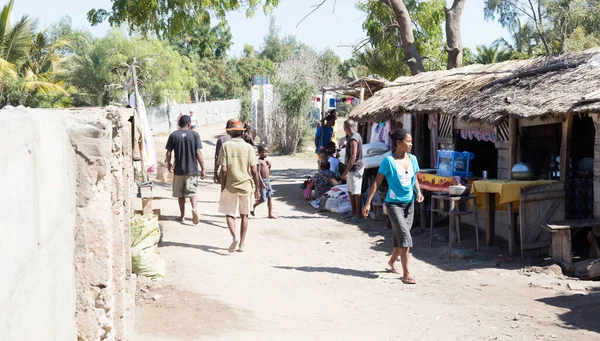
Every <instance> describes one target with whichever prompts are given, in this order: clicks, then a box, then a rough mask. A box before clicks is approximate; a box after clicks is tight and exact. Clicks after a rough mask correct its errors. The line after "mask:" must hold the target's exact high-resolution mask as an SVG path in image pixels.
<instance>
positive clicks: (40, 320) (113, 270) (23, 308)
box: [0, 108, 135, 341]
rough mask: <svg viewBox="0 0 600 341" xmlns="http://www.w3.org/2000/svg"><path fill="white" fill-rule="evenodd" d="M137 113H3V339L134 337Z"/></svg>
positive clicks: (0, 331) (0, 120) (0, 200)
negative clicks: (132, 250)
mask: <svg viewBox="0 0 600 341" xmlns="http://www.w3.org/2000/svg"><path fill="white" fill-rule="evenodd" d="M132 113H133V111H132V110H131V109H117V108H106V109H99V108H91V109H82V110H69V111H66V110H65V111H54V110H32V109H24V108H22V109H21V108H9V109H4V110H2V111H0V139H1V140H2V141H1V142H2V143H0V145H1V146H2V147H0V160H1V164H2V166H3V167H2V170H3V174H4V178H5V181H4V183H3V186H4V188H3V191H2V193H3V195H2V196H0V213H1V214H2V217H3V223H4V229H3V232H4V234H3V236H2V237H1V238H0V257H1V258H0V259H2V262H1V263H0V264H3V265H4V267H3V269H2V270H3V274H4V276H5V281H4V282H5V283H6V285H3V286H2V287H0V304H2V305H1V308H0V318H1V320H0V339H5V338H6V340H11V341H13V340H14V341H20V340H60V341H62V340H127V339H128V332H129V331H131V330H132V328H133V312H132V311H133V309H134V307H135V304H134V294H135V289H134V284H135V283H134V280H133V279H132V277H131V264H130V262H131V255H130V253H129V251H130V244H131V243H130V238H129V221H130V217H131V209H132V206H131V194H132V191H131V186H132V162H131V131H130V125H129V123H128V122H127V119H128V118H129V116H131V114H132Z"/></svg>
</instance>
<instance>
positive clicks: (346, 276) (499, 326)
mask: <svg viewBox="0 0 600 341" xmlns="http://www.w3.org/2000/svg"><path fill="white" fill-rule="evenodd" d="M222 129H223V127H222V126H221V125H219V126H208V127H202V128H201V130H200V134H201V137H202V139H203V141H204V145H205V148H204V156H205V159H206V161H207V162H206V163H207V168H208V169H209V172H208V174H209V175H210V176H211V177H210V179H211V180H212V168H213V167H212V164H213V155H214V143H215V140H216V138H217V137H218V136H219V135H220V134H221V133H222ZM164 139H166V137H158V138H157V140H159V141H157V143H158V144H159V145H160V146H161V148H160V149H158V150H162V146H163V145H162V143H163V140H164ZM160 158H161V159H162V155H161V156H160ZM272 162H273V171H272V183H273V187H274V189H275V191H276V193H275V196H276V198H275V201H274V211H275V214H276V215H277V216H279V219H278V220H269V219H266V207H265V206H262V207H259V209H258V210H257V217H256V218H253V219H251V220H250V227H249V232H248V238H247V249H248V250H247V252H244V253H234V254H229V253H228V252H227V247H228V246H229V243H230V241H231V239H230V235H229V232H228V231H227V228H226V225H225V218H224V217H223V216H222V215H221V214H219V213H217V203H218V199H219V188H218V186H217V185H215V184H214V183H212V181H209V180H208V179H207V180H205V181H204V182H202V186H201V189H200V194H199V210H200V213H201V222H200V224H198V225H197V226H192V224H191V220H188V221H187V222H186V223H185V224H180V223H178V222H176V221H174V218H175V217H176V216H177V215H178V207H177V201H176V200H175V199H173V198H171V196H170V186H169V185H168V184H158V185H157V186H156V187H155V188H154V195H155V201H154V207H155V208H160V209H161V210H162V225H163V227H164V241H163V243H161V244H160V252H161V254H162V255H163V257H164V259H165V260H166V263H167V276H166V279H165V280H164V281H162V282H160V284H158V285H152V286H150V290H149V292H145V291H148V290H146V289H144V290H143V291H139V293H138V300H137V301H138V306H137V312H136V313H137V326H136V333H137V336H136V337H135V340H137V341H167V340H281V339H286V340H397V339H399V338H402V339H412V340H555V339H556V340H567V339H577V340H600V334H598V333H599V332H600V318H598V316H600V293H597V292H596V291H595V290H594V285H593V283H592V282H578V281H575V280H572V279H567V278H564V277H563V276H562V275H556V274H554V273H552V272H549V271H547V270H545V271H541V270H543V269H541V268H534V269H531V270H527V269H525V270H524V267H526V266H528V265H536V262H538V261H536V260H521V259H516V260H515V261H514V262H513V261H511V260H510V259H507V258H506V257H505V256H503V255H504V253H505V249H502V248H484V249H483V250H482V252H480V253H475V252H472V251H471V250H472V249H473V248H474V247H473V245H474V238H473V237H472V236H470V235H469V234H468V233H467V230H468V229H467V228H466V227H465V229H464V231H465V232H463V245H462V249H461V250H459V251H458V252H455V253H454V254H453V257H450V258H449V257H448V253H447V243H443V242H439V241H438V242H436V243H434V248H433V249H429V247H428V233H420V234H418V235H416V236H415V247H414V249H413V250H412V252H413V258H412V260H411V265H412V269H411V271H412V273H413V275H414V277H415V278H416V280H417V281H418V284H417V285H404V284H402V282H401V281H400V279H399V276H398V275H396V274H392V273H388V272H386V271H385V268H386V266H387V264H386V262H387V260H388V257H389V253H390V251H391V231H390V230H388V229H385V228H383V226H382V223H381V222H374V221H365V222H363V223H361V224H358V225H356V224H354V225H353V224H347V223H345V222H344V221H342V220H341V219H339V218H338V217H337V216H336V215H334V214H329V213H327V214H319V213H316V212H315V211H314V210H313V209H312V208H311V207H310V206H309V204H308V203H307V202H306V201H304V200H303V199H302V192H301V189H300V183H301V181H302V180H303V178H304V177H305V176H306V175H308V174H311V173H312V172H313V171H312V169H313V168H314V158H312V156H310V157H309V156H297V157H272ZM137 201H139V199H137ZM137 204H138V206H139V205H140V203H139V202H138V203H137ZM189 210H190V209H189V208H188V210H187V212H188V213H187V215H188V219H191V213H190V211H189ZM444 233H445V234H446V235H447V227H446V228H443V227H440V228H439V229H437V230H436V234H437V235H442V236H443V235H444ZM442 239H443V238H442ZM535 269H537V270H538V271H537V272H536V271H533V270H535ZM540 272H541V273H540ZM586 288H587V290H586ZM596 288H597V286H596ZM156 295H159V296H157V297H156V298H158V299H157V300H154V299H152V297H154V296H156Z"/></svg>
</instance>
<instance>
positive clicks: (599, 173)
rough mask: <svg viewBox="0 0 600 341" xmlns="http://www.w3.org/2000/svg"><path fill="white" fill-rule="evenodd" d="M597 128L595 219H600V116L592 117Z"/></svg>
mask: <svg viewBox="0 0 600 341" xmlns="http://www.w3.org/2000/svg"><path fill="white" fill-rule="evenodd" d="M591 116H592V118H593V119H594V126H595V128H596V139H595V142H594V218H596V219H600V116H599V115H591Z"/></svg>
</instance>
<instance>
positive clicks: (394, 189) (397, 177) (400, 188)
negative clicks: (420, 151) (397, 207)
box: [379, 154, 419, 204]
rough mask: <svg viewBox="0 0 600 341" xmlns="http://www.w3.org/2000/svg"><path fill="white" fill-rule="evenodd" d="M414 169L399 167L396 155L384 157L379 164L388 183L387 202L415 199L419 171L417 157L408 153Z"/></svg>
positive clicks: (405, 202)
mask: <svg viewBox="0 0 600 341" xmlns="http://www.w3.org/2000/svg"><path fill="white" fill-rule="evenodd" d="M408 156H409V157H410V162H411V164H412V169H409V170H404V169H401V168H400V169H399V168H398V164H397V163H396V159H394V156H392V155H390V156H388V157H386V158H385V159H383V161H382V162H381V165H379V174H381V175H383V176H385V178H386V180H387V183H388V192H387V195H386V196H385V202H389V203H402V204H408V203H411V202H412V201H413V200H414V199H415V194H414V186H415V181H417V173H418V172H419V162H418V161H417V158H416V157H415V156H414V155H412V154H408Z"/></svg>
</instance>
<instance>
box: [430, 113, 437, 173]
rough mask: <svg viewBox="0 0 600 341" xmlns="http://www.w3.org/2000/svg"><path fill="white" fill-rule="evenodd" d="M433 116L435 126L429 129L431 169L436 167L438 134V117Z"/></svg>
mask: <svg viewBox="0 0 600 341" xmlns="http://www.w3.org/2000/svg"><path fill="white" fill-rule="evenodd" d="M429 115H435V122H436V123H435V125H434V126H433V128H431V168H436V167H437V151H438V148H439V146H438V132H439V129H438V128H439V115H438V114H429Z"/></svg>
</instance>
